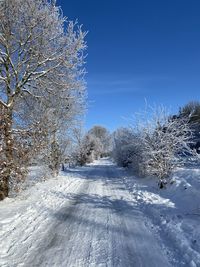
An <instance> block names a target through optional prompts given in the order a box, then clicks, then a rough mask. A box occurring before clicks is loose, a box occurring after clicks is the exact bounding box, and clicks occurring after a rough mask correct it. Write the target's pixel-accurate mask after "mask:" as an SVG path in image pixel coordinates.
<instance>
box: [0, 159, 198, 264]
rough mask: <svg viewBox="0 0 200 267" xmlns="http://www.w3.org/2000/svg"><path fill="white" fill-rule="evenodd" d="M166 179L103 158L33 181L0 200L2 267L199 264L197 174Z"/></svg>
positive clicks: (180, 171)
mask: <svg viewBox="0 0 200 267" xmlns="http://www.w3.org/2000/svg"><path fill="white" fill-rule="evenodd" d="M34 170H35V168H34ZM35 173H37V172H36V170H35ZM171 179H172V181H174V182H173V183H172V184H170V185H169V186H168V187H167V188H166V189H164V190H160V189H158V187H157V184H156V182H155V180H154V179H152V178H147V179H141V178H137V177H134V176H133V175H132V174H130V173H129V172H128V171H126V170H124V169H122V168H118V167H117V166H116V165H115V164H114V163H112V162H111V161H110V160H109V159H101V160H99V161H95V162H94V163H92V164H89V165H87V166H85V167H80V168H74V169H69V170H68V171H67V172H65V173H64V172H61V173H60V175H59V176H58V177H57V178H50V179H48V180H46V181H39V182H37V183H36V184H35V185H34V186H31V187H30V188H27V189H26V190H25V191H23V192H21V193H20V194H19V195H18V196H17V197H15V198H7V199H5V200H4V201H3V202H1V203H0V266H1V267H16V266H20V267H21V266H61V267H62V266H69V267H71V266H72V267H78V266H83V267H85V266H102V267H103V266H108V267H111V266H113V267H115V266H122V267H129V266H137V267H138V266H142V267H144V266H147V267H154V266H159V267H160V266H166V267H167V266H190V267H194V266H200V243H199V240H200V226H199V216H200V194H199V193H198V192H199V189H200V170H199V169H178V170H177V171H176V172H175V173H174V174H173V176H172V177H171Z"/></svg>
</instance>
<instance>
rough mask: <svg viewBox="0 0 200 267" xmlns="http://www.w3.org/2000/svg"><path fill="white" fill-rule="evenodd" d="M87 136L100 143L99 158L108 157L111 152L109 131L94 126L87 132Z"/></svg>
mask: <svg viewBox="0 0 200 267" xmlns="http://www.w3.org/2000/svg"><path fill="white" fill-rule="evenodd" d="M88 134H90V135H92V136H93V137H94V138H96V139H97V140H98V142H100V143H101V147H102V151H101V155H100V156H104V155H109V153H110V151H111V135H110V133H109V131H108V130H107V129H106V128H105V127H103V126H101V125H95V126H93V127H92V129H90V130H89V132H88Z"/></svg>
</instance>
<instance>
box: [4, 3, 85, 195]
mask: <svg viewBox="0 0 200 267" xmlns="http://www.w3.org/2000/svg"><path fill="white" fill-rule="evenodd" d="M54 2H55V1H53V2H52V3H51V2H49V1H47V0H35V1H33V0H4V1H1V2H0V21H1V24H0V105H1V109H2V108H3V110H4V131H3V135H2V138H3V141H2V142H3V144H4V147H5V149H4V151H5V167H4V174H3V176H2V178H1V183H0V191H1V192H3V193H2V194H4V195H5V196H7V195H8V190H9V180H10V178H11V177H14V176H16V172H17V168H19V166H16V165H17V164H16V162H15V157H14V146H15V145H14V142H15V140H14V135H13V126H14V121H15V119H14V116H15V114H17V104H18V103H19V102H20V100H23V99H25V98H28V97H31V98H33V99H35V100H39V101H41V103H44V101H43V100H41V99H48V98H49V95H52V97H57V96H58V95H59V96H60V99H64V100H65V107H66V106H68V104H69V103H71V99H76V98H77V96H78V100H77V101H75V100H74V102H73V103H77V102H82V99H83V94H84V87H82V86H81V85H82V84H83V82H82V76H83V74H84V70H83V69H82V64H83V61H84V55H83V51H84V49H85V42H84V37H85V33H84V32H82V30H81V28H80V27H78V26H77V27H76V25H75V24H74V23H73V22H67V21H66V18H64V17H63V16H62V12H61V10H60V8H59V7H57V6H56V5H55V4H54ZM65 27H66V30H65ZM75 27H76V29H75ZM69 92H70V93H69ZM79 99H80V100H79ZM66 103H67V104H66ZM70 105H71V104H69V108H70V107H71V106H70ZM59 112H61V111H59ZM55 117H56V116H55ZM57 118H58V117H57ZM35 123H36V124H37V123H38V122H37V121H36V122H35Z"/></svg>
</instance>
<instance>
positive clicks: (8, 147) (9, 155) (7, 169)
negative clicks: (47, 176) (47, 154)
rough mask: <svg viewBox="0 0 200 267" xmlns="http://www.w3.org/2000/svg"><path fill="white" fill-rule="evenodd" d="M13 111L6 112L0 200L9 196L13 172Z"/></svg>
mask: <svg viewBox="0 0 200 267" xmlns="http://www.w3.org/2000/svg"><path fill="white" fill-rule="evenodd" d="M12 115H13V114H12V109H7V110H6V111H5V125H4V133H3V138H4V140H3V141H4V145H5V164H4V169H3V175H2V178H1V181H0V200H2V199H4V198H5V197H7V196H8V193H9V180H10V177H11V175H12V171H13V138H12V123H13V121H12Z"/></svg>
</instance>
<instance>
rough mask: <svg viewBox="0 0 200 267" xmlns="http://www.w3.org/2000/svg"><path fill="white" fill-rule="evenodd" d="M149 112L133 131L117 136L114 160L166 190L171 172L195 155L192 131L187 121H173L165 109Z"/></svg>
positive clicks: (175, 119)
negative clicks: (156, 179)
mask: <svg viewBox="0 0 200 267" xmlns="http://www.w3.org/2000/svg"><path fill="white" fill-rule="evenodd" d="M150 112H151V115H150ZM150 112H149V111H148V112H145V113H144V114H141V115H140V117H139V118H138V119H137V124H135V125H134V126H132V127H131V128H128V129H127V128H125V129H119V130H118V131H117V132H116V133H115V135H114V158H115V160H116V161H117V163H118V164H119V165H122V166H125V167H126V166H129V167H131V168H132V169H134V170H135V171H136V172H137V174H139V175H142V176H148V175H150V176H156V177H158V179H159V185H160V187H163V186H164V183H165V182H166V178H167V177H168V176H169V174H170V173H171V171H172V170H173V169H174V168H175V167H176V166H179V165H180V164H183V163H184V161H185V156H187V155H188V154H192V151H191V149H190V147H189V143H190V139H191V136H192V131H191V129H190V127H189V124H188V121H187V120H185V118H182V119H180V118H176V117H170V116H169V115H168V114H167V113H166V112H165V109H163V108H162V107H158V108H154V109H153V111H151V110H150Z"/></svg>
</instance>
